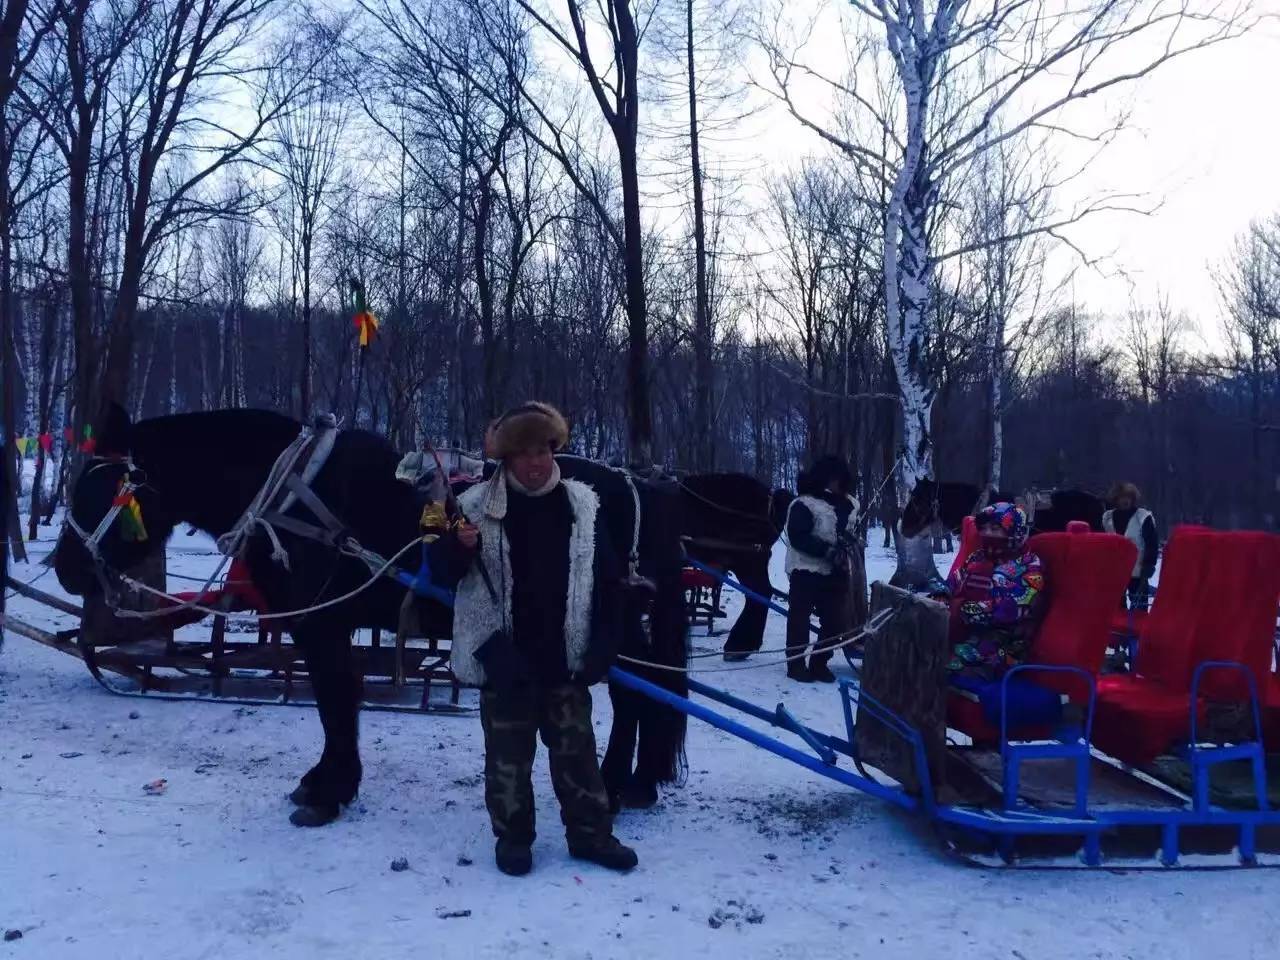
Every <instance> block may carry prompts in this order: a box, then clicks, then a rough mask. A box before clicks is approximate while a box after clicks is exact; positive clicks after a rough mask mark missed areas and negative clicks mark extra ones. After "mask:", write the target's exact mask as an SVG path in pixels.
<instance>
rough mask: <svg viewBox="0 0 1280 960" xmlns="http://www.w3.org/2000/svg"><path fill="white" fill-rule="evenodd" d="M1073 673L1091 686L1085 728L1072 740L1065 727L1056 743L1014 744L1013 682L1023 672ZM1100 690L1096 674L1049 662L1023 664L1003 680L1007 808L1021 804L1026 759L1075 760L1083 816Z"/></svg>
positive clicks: (1002, 742) (1002, 731)
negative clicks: (1020, 787)
mask: <svg viewBox="0 0 1280 960" xmlns="http://www.w3.org/2000/svg"><path fill="white" fill-rule="evenodd" d="M1024 672H1035V673H1071V674H1076V675H1078V676H1080V677H1082V678H1083V679H1084V681H1085V682H1086V683H1087V684H1088V685H1089V705H1088V709H1087V711H1086V713H1085V722H1084V730H1083V731H1081V733H1080V734H1077V735H1076V736H1075V737H1074V738H1072V739H1070V740H1068V739H1067V732H1066V731H1065V730H1063V731H1062V732H1061V733H1062V735H1061V737H1060V738H1059V740H1058V741H1057V742H1055V743H1039V742H1037V743H1014V742H1012V741H1010V739H1009V681H1010V680H1012V679H1013V678H1014V677H1015V676H1017V675H1018V674H1019V673H1024ZM1096 700H1097V690H1096V687H1095V684H1094V679H1093V674H1091V673H1089V671H1087V670H1084V669H1082V668H1080V667H1068V666H1055V665H1049V664H1029V663H1027V664H1020V665H1018V666H1016V667H1014V668H1013V669H1011V670H1010V671H1009V672H1008V673H1006V674H1005V675H1004V678H1003V679H1002V680H1001V681H1000V760H1001V766H1002V768H1003V771H1004V808H1005V809H1006V810H1012V809H1014V808H1015V807H1016V806H1017V803H1018V776H1019V768H1020V766H1021V764H1022V762H1023V761H1025V760H1074V761H1075V763H1076V791H1075V793H1076V805H1075V812H1076V813H1077V814H1079V815H1083V814H1084V813H1085V811H1086V810H1087V808H1088V805H1089V803H1088V798H1089V765H1090V761H1091V759H1092V755H1091V754H1090V752H1089V743H1090V741H1091V740H1092V737H1093V709H1094V703H1095V701H1096Z"/></svg>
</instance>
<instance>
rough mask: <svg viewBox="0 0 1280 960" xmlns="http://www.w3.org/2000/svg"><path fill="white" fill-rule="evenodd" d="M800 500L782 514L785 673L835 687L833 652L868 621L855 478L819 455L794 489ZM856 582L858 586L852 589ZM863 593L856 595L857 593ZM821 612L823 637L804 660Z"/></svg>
mask: <svg viewBox="0 0 1280 960" xmlns="http://www.w3.org/2000/svg"><path fill="white" fill-rule="evenodd" d="M796 486H797V487H798V492H799V494H800V496H798V497H797V498H796V499H795V500H794V501H792V504H791V508H790V510H788V511H787V524H786V534H787V560H786V570H787V576H788V577H789V578H790V581H791V590H790V594H789V597H788V603H787V676H788V677H789V678H790V679H792V680H798V681H800V682H801V683H809V682H811V681H814V680H817V681H819V682H821V683H834V682H835V679H836V678H835V674H833V673H832V672H831V667H830V666H829V664H830V662H831V654H832V651H831V649H824V648H823V644H822V640H829V641H831V642H833V643H838V642H840V641H841V640H843V639H844V637H845V635H846V634H847V633H848V632H849V631H850V630H851V629H852V628H853V627H854V626H855V621H856V622H864V621H865V620H866V607H867V599H866V576H865V574H863V573H862V569H863V568H862V544H861V542H860V541H859V539H858V531H857V524H858V519H859V518H858V501H857V500H856V499H854V497H853V496H852V495H851V493H850V491H851V489H852V487H853V474H852V472H851V471H850V470H849V465H848V464H847V463H846V462H845V461H844V460H843V459H842V458H840V457H834V456H829V457H823V458H822V459H820V460H818V461H817V462H816V463H814V464H813V466H812V467H810V468H809V469H808V470H806V471H802V472H801V474H800V477H799V480H798V482H797V484H796ZM855 581H856V582H857V584H858V587H856V588H855ZM859 591H860V592H861V596H860V597H859V596H858V595H857V594H858V593H859ZM815 612H816V613H817V614H818V624H819V630H820V631H821V632H820V638H821V639H820V640H819V642H818V644H817V645H816V646H815V648H814V650H813V652H812V653H811V654H809V656H808V657H807V660H808V662H807V663H806V657H805V652H806V650H807V649H808V647H809V643H810V639H811V638H810V632H811V630H810V625H809V618H810V616H812V614H814V613H815Z"/></svg>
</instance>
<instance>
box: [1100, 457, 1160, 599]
mask: <svg viewBox="0 0 1280 960" xmlns="http://www.w3.org/2000/svg"><path fill="white" fill-rule="evenodd" d="M1108 499H1109V500H1110V501H1111V509H1110V510H1108V511H1107V512H1106V513H1104V514H1103V515H1102V529H1103V530H1105V531H1106V532H1107V533H1118V534H1120V536H1122V537H1124V538H1125V539H1126V540H1129V541H1131V542H1132V543H1133V544H1134V545H1135V546H1136V547H1137V548H1138V560H1137V562H1136V563H1135V564H1134V565H1133V577H1132V578H1131V579H1130V580H1129V590H1128V595H1129V609H1130V610H1146V609H1147V596H1148V594H1149V593H1150V592H1151V578H1152V577H1153V576H1155V572H1156V561H1157V560H1159V558H1160V535H1159V534H1158V533H1157V532H1156V520H1155V517H1154V516H1152V514H1151V511H1150V510H1145V509H1143V508H1142V507H1141V506H1140V505H1139V503H1140V500H1141V497H1140V495H1139V493H1138V488H1137V487H1136V486H1134V485H1133V484H1132V483H1117V484H1116V485H1115V486H1114V487H1112V488H1111V496H1110V497H1108Z"/></svg>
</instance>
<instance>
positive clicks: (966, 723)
mask: <svg viewBox="0 0 1280 960" xmlns="http://www.w3.org/2000/svg"><path fill="white" fill-rule="evenodd" d="M1028 548H1029V549H1030V550H1031V551H1032V552H1033V553H1035V554H1036V555H1037V556H1038V557H1039V558H1040V562H1041V564H1042V566H1043V567H1044V573H1045V582H1046V590H1047V593H1046V597H1045V604H1046V607H1045V610H1044V614H1043V618H1042V620H1041V622H1040V626H1039V628H1038V629H1037V631H1036V636H1035V640H1034V641H1033V643H1032V646H1031V651H1030V654H1029V656H1028V657H1027V662H1028V663H1042V664H1045V665H1047V666H1070V667H1080V668H1082V669H1084V670H1087V671H1088V672H1090V673H1093V674H1096V673H1097V672H1098V671H1099V670H1100V669H1101V667H1102V661H1103V657H1104V656H1105V655H1106V648H1107V639H1108V636H1109V633H1110V629H1109V626H1110V620H1111V612H1112V610H1113V609H1114V604H1115V598H1116V596H1118V595H1119V594H1120V593H1121V592H1123V590H1124V584H1125V583H1127V582H1128V579H1129V574H1130V573H1131V572H1132V570H1133V564H1134V560H1135V559H1136V558H1137V548H1136V547H1135V546H1134V545H1133V544H1132V543H1130V542H1129V541H1128V540H1126V539H1125V538H1124V537H1120V536H1115V535H1113V534H1106V533H1043V534H1038V535H1037V536H1034V537H1032V538H1031V540H1030V541H1029V543H1028ZM1016 682H1031V683H1035V684H1037V685H1039V686H1041V687H1044V688H1046V689H1049V690H1053V691H1056V692H1058V693H1062V694H1066V695H1067V696H1068V697H1070V698H1071V699H1072V700H1073V701H1074V702H1076V703H1078V704H1081V705H1083V704H1085V703H1086V702H1087V701H1088V696H1089V686H1088V683H1087V681H1085V680H1084V678H1082V677H1079V676H1074V675H1071V674H1063V673H1041V674H1036V673H1034V672H1027V673H1020V674H1019V675H1018V677H1017V678H1016ZM947 720H948V724H949V725H950V726H951V727H952V728H954V729H956V730H960V731H962V732H963V733H965V734H967V735H968V736H970V737H972V738H973V739H974V740H975V741H978V742H990V741H992V740H998V739H999V730H998V729H996V728H995V727H994V726H993V725H992V724H991V723H990V722H988V720H987V719H986V718H985V717H984V715H983V710H982V707H981V705H980V704H979V703H977V702H975V700H974V699H973V698H972V697H967V696H965V695H963V694H961V693H959V692H955V691H952V692H951V694H950V696H949V698H948V709H947ZM1017 735H1018V736H1019V737H1023V738H1025V737H1032V738H1038V737H1042V736H1045V735H1047V733H1046V732H1045V731H1043V730H1029V729H1019V730H1018V731H1017Z"/></svg>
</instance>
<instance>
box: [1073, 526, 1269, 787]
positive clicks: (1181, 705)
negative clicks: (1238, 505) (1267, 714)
mask: <svg viewBox="0 0 1280 960" xmlns="http://www.w3.org/2000/svg"><path fill="white" fill-rule="evenodd" d="M1160 581H1161V582H1160V590H1159V591H1157V593H1156V600H1155V604H1154V605H1153V606H1152V609H1151V612H1150V614H1149V615H1148V617H1147V619H1146V623H1145V625H1144V629H1143V631H1142V634H1141V636H1140V638H1139V643H1138V657H1137V662H1136V665H1135V666H1136V671H1135V674H1133V675H1131V676H1126V677H1108V678H1104V682H1103V683H1102V684H1100V687H1099V701H1098V713H1097V716H1096V718H1095V723H1094V742H1095V743H1096V745H1097V746H1098V747H1099V748H1100V749H1102V750H1104V751H1105V752H1107V753H1109V754H1111V755H1112V756H1115V757H1117V758H1118V759H1120V760H1124V761H1126V762H1128V763H1133V764H1141V763H1145V762H1148V761H1150V760H1153V759H1154V758H1155V757H1156V756H1158V755H1159V754H1160V753H1161V752H1162V751H1164V750H1166V749H1168V748H1169V747H1170V746H1172V745H1173V744H1175V743H1177V742H1179V741H1181V740H1184V739H1186V737H1187V736H1188V735H1189V733H1190V717H1191V685H1192V677H1193V675H1194V673H1195V670H1196V666H1197V664H1200V663H1203V662H1205V661H1209V660H1223V661H1232V662H1237V663H1241V664H1244V665H1245V666H1247V667H1248V668H1249V669H1250V670H1251V671H1252V672H1253V674H1254V677H1255V679H1256V680H1257V681H1258V682H1259V683H1260V684H1263V683H1264V681H1265V682H1266V683H1267V684H1269V683H1270V681H1269V679H1268V675H1269V673H1270V667H1271V645H1272V638H1273V636H1274V631H1275V610H1276V602H1277V598H1278V597H1280V539H1277V538H1276V537H1274V536H1272V535H1270V534H1264V533H1221V532H1214V531H1207V530H1205V529H1204V528H1185V527H1179V528H1177V529H1175V530H1174V533H1173V536H1172V537H1171V538H1170V541H1169V546H1168V547H1167V548H1166V550H1165V559H1164V568H1163V571H1162V574H1161V578H1160ZM1266 689H1267V692H1268V693H1270V692H1271V691H1270V687H1269V686H1268V687H1267V688H1266ZM1247 691H1248V685H1247V682H1246V681H1245V679H1244V677H1243V676H1242V675H1241V674H1240V673H1239V672H1237V671H1231V670H1209V671H1206V672H1205V673H1204V675H1203V679H1202V682H1201V686H1200V693H1201V694H1202V695H1203V696H1204V697H1206V698H1209V699H1214V700H1228V701H1240V700H1244V699H1246V696H1247ZM1260 695H1261V690H1260ZM1264 699H1265V696H1264ZM1196 709H1197V710H1198V711H1199V710H1203V703H1201V704H1198V705H1197V708H1196Z"/></svg>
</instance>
